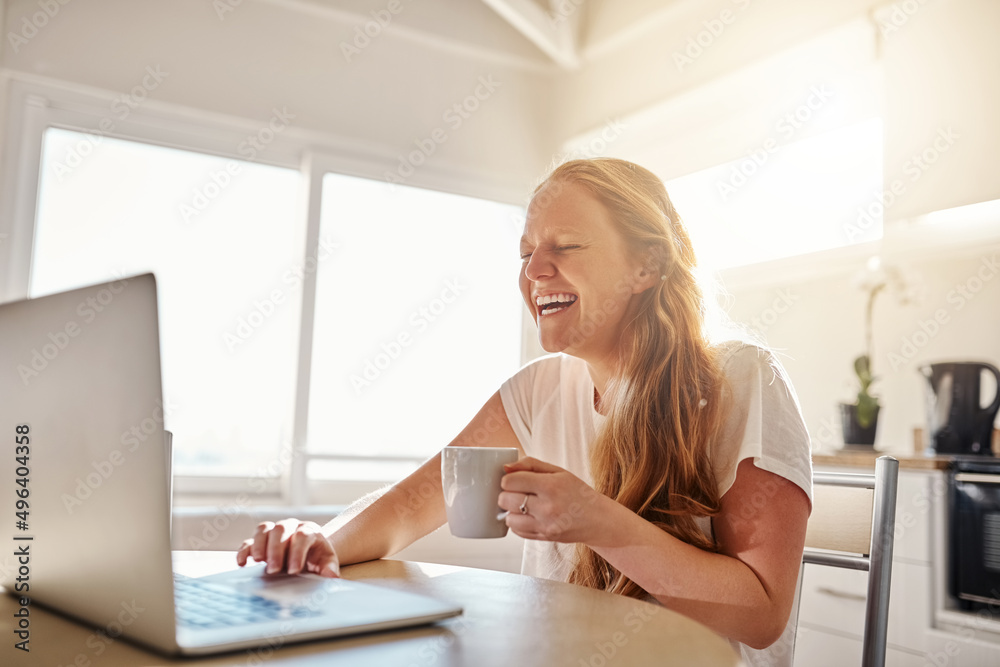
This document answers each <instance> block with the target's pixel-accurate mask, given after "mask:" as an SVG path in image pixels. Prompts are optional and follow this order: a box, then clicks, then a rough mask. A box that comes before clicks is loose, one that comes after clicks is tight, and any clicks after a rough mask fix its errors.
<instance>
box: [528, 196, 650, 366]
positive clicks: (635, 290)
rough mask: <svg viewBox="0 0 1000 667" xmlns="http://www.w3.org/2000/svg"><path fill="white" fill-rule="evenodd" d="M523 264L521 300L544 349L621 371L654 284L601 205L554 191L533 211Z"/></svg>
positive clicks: (540, 199)
mask: <svg viewBox="0 0 1000 667" xmlns="http://www.w3.org/2000/svg"><path fill="white" fill-rule="evenodd" d="M521 260H522V270H521V276H520V281H519V282H520V288H521V296H522V297H524V301H525V303H526V304H527V306H528V310H529V311H531V315H532V317H533V318H534V320H535V324H537V325H538V340H539V342H540V343H541V346H542V348H543V349H544V350H546V351H547V352H565V353H567V354H571V355H573V356H576V357H580V358H582V359H585V360H587V361H590V362H600V361H602V360H604V361H611V362H612V363H613V360H614V352H615V350H616V348H617V345H618V343H619V340H620V339H621V333H622V330H623V328H624V325H625V323H627V322H628V321H629V320H630V319H631V317H633V316H634V308H635V303H634V300H633V298H632V297H633V295H636V294H639V293H641V292H643V291H644V290H645V289H647V288H648V287H650V286H651V285H652V284H653V280H652V279H651V276H650V275H649V273H650V272H649V271H648V270H643V268H642V266H641V264H640V262H639V261H637V259H636V258H634V257H632V253H630V252H629V250H628V247H627V245H626V243H625V240H624V239H623V238H622V236H621V235H620V234H619V232H618V230H617V229H616V227H615V224H614V222H613V221H612V219H611V214H610V212H609V211H608V210H607V208H605V206H604V205H603V204H602V203H601V202H600V200H598V199H597V198H596V197H595V196H594V195H593V194H591V193H590V192H589V191H588V190H587V189H586V188H584V187H583V186H581V185H579V184H576V183H567V182H550V183H548V184H546V185H545V187H544V188H543V189H542V190H541V191H539V192H538V194H536V195H535V197H534V199H533V200H532V202H531V204H530V205H529V206H528V216H527V220H526V221H525V225H524V236H523V237H522V238H521ZM656 279H657V280H658V279H659V276H656Z"/></svg>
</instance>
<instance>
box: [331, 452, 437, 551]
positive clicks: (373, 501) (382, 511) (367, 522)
mask: <svg viewBox="0 0 1000 667" xmlns="http://www.w3.org/2000/svg"><path fill="white" fill-rule="evenodd" d="M444 521H445V509H444V497H443V495H442V492H441V455H440V454H438V455H437V456H435V457H433V458H432V459H430V460H429V461H427V462H426V463H424V464H423V465H422V466H421V467H420V468H418V469H417V470H416V471H415V472H414V473H412V474H411V475H409V476H408V477H406V478H405V479H403V480H401V481H399V482H397V483H396V484H393V485H392V486H389V487H387V488H384V489H380V490H378V491H375V492H373V493H370V494H368V495H367V496H364V497H363V498H361V499H360V500H358V501H356V502H354V503H352V504H351V506H350V507H348V508H347V509H346V510H345V511H344V512H343V513H342V514H340V515H338V516H337V517H335V518H334V519H333V520H331V521H330V522H328V523H327V524H326V525H325V526H323V534H324V535H326V536H327V537H329V538H330V541H331V543H332V544H333V547H334V549H335V550H336V552H337V557H338V558H339V559H340V563H341V564H342V565H350V564H351V563H360V562H363V561H368V560H374V559H377V558H385V557H386V556H391V555H393V554H395V553H397V552H399V551H401V550H402V549H404V548H406V547H407V546H409V545H410V544H412V543H413V542H415V541H417V540H418V539H420V538H421V537H423V536H424V535H427V534H428V533H430V532H431V531H433V530H436V529H437V528H439V527H440V526H441V525H442V524H444Z"/></svg>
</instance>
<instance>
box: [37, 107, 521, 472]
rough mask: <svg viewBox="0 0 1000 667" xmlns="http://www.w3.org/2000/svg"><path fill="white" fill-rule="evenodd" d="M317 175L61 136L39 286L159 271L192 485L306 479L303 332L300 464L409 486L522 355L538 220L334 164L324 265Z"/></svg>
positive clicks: (50, 138) (50, 148) (40, 223)
mask: <svg viewBox="0 0 1000 667" xmlns="http://www.w3.org/2000/svg"><path fill="white" fill-rule="evenodd" d="M81 147H84V150H80V149H81ZM305 177H306V172H305V171H300V170H297V169H290V168H286V167H280V166H273V165H266V164H259V163H255V162H248V161H241V160H235V159H227V158H221V157H215V156H211V155H207V154H204V153H201V152H195V151H190V150H179V149H175V148H164V147H161V146H155V145H151V144H147V143H141V142H136V141H126V140H122V139H116V138H111V137H98V136H95V135H90V134H85V133H81V132H76V131H71V130H66V129H59V128H54V127H49V128H48V129H46V130H45V131H44V134H43V137H42V146H41V159H40V179H39V191H38V192H39V194H38V202H37V209H36V216H35V225H34V243H33V246H32V255H33V256H32V264H31V273H30V293H31V295H32V296H37V295H40V294H45V293H51V292H54V291H61V290H66V289H72V288H74V287H78V286H80V285H84V284H88V283H95V282H100V281H105V280H110V279H113V278H115V277H119V276H121V275H126V274H136V273H141V272H146V271H152V272H154V273H155V274H156V276H157V281H158V293H159V301H160V336H161V355H162V367H163V384H164V396H165V403H166V407H167V410H168V412H167V417H166V423H167V427H168V428H169V429H170V430H171V431H173V433H174V449H175V470H176V472H177V473H178V474H179V475H187V476H241V477H245V476H264V477H274V476H276V475H280V474H281V473H283V472H285V471H287V470H288V469H289V468H288V463H289V461H288V458H287V456H288V451H289V450H290V449H291V443H292V442H293V441H294V440H295V436H296V434H295V432H294V430H295V414H296V405H295V401H296V399H297V395H296V389H297V377H298V376H299V374H300V373H302V364H303V363H304V362H303V359H305V358H307V357H304V356H303V355H302V351H301V350H300V349H299V341H300V335H301V332H302V327H303V326H304V324H303V323H309V324H308V325H307V326H313V327H314V328H313V345H312V361H311V368H309V369H308V370H309V371H310V373H309V376H310V378H311V383H310V386H309V397H310V398H309V420H308V424H307V426H308V428H307V441H306V442H307V447H306V449H305V450H304V451H296V452H294V454H293V456H294V457H300V458H299V460H300V461H301V457H305V459H306V460H307V461H311V463H310V465H309V466H308V467H307V468H306V470H307V473H308V475H309V476H310V477H313V478H339V479H344V478H353V479H393V478H397V477H398V476H399V475H400V474H403V473H405V471H406V469H408V468H412V467H413V466H414V465H415V463H416V461H419V460H421V459H423V458H426V457H427V456H429V455H431V454H432V453H433V452H434V451H436V450H437V449H439V448H440V447H441V446H443V445H445V444H447V443H448V442H449V441H450V440H451V438H453V437H454V436H455V435H456V434H457V433H458V431H459V430H460V429H461V428H462V427H463V426H464V425H465V423H466V422H467V421H468V419H469V418H471V416H472V415H473V414H475V412H476V410H478V409H479V407H481V405H482V404H483V402H485V401H486V399H487V398H489V396H490V395H491V394H492V393H493V392H494V391H496V389H497V388H498V387H499V385H500V383H501V382H502V381H503V380H504V379H506V378H507V377H509V376H510V375H511V374H512V373H513V372H515V371H516V370H517V368H518V366H519V364H520V359H521V354H520V346H521V322H522V318H521V315H522V310H521V308H522V306H521V302H520V295H519V292H518V289H517V274H518V271H519V270H520V261H519V259H518V255H517V241H518V238H519V236H520V233H521V228H522V226H523V211H522V210H520V209H519V208H517V207H514V206H510V205H505V204H499V203H496V202H492V201H488V200H484V199H476V198H472V197H465V196H459V195H454V194H447V193H444V192H438V191H434V190H426V189H420V188H417V187H402V186H392V185H389V184H388V183H384V182H381V181H374V180H367V179H362V178H355V177H349V176H343V175H339V174H336V173H327V174H325V176H324V178H323V184H322V191H321V203H322V206H321V214H320V221H319V222H320V224H319V252H318V253H317V254H316V256H315V257H306V256H305V255H306V252H305V248H306V247H307V221H306V219H305V217H304V216H303V215H302V214H301V213H300V208H299V203H300V197H301V188H302V186H303V182H304V180H305ZM312 278H315V280H316V285H317V290H316V300H315V302H314V303H303V294H304V293H307V290H305V289H304V285H305V284H306V283H307V281H308V280H310V279H312ZM301 400H305V399H304V398H302V399H301ZM313 459H315V460H313ZM387 463H388V464H390V465H387ZM391 464H395V465H396V466H397V467H396V468H392V467H391ZM292 468H293V469H296V468H297V466H292ZM294 474H295V473H294V472H293V475H294ZM297 481H299V482H303V481H305V480H302V479H298V480H297ZM293 483H294V482H293Z"/></svg>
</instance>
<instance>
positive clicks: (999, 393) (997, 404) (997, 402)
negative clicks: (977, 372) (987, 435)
mask: <svg viewBox="0 0 1000 667" xmlns="http://www.w3.org/2000/svg"><path fill="white" fill-rule="evenodd" d="M983 368H985V369H986V370H988V371H989V372H991V373H993V377H995V378H996V381H997V390H996V396H994V397H993V402H992V403H990V405H989V407H986V408H983V410H982V411H981V412H980V413H979V414H980V415H989V414H992V415H993V416H994V417H996V412H997V409H1000V369H998V368H997V367H996V366H994V365H993V364H987V363H983ZM986 444H987V447H988V446H989V443H986Z"/></svg>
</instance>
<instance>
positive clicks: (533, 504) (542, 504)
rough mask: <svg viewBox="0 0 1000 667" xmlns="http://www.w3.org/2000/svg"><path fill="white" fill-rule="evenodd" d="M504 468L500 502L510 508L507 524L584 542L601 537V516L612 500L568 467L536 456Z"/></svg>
mask: <svg viewBox="0 0 1000 667" xmlns="http://www.w3.org/2000/svg"><path fill="white" fill-rule="evenodd" d="M504 471H505V472H506V474H505V475H504V476H503V479H502V480H501V481H500V486H501V488H502V489H503V491H502V492H501V493H500V499H499V505H500V507H501V508H502V509H505V510H509V511H510V514H508V515H507V525H508V526H509V527H510V529H511V530H513V531H514V533H515V534H517V535H519V536H521V537H524V538H527V539H531V540H547V541H549V542H583V543H584V544H592V543H593V541H594V540H595V539H596V538H599V536H600V534H601V531H600V530H599V526H600V521H601V516H602V515H603V512H605V511H606V510H607V509H608V508H609V505H608V503H614V501H613V500H611V499H610V498H608V497H607V496H605V495H603V494H601V493H598V492H597V491H596V490H594V489H593V488H592V487H591V486H589V485H588V484H587V483H586V482H584V481H583V480H582V479H580V478H579V477H577V476H576V475H574V474H573V473H571V472H569V471H568V470H564V469H563V468H560V467H559V466H556V465H552V464H551V463H546V462H545V461H540V460H538V459H536V458H532V457H527V458H524V459H521V460H520V461H518V462H516V463H510V464H507V465H505V466H504ZM522 506H523V507H524V508H525V510H526V511H525V512H524V513H522V512H521V507H522Z"/></svg>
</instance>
